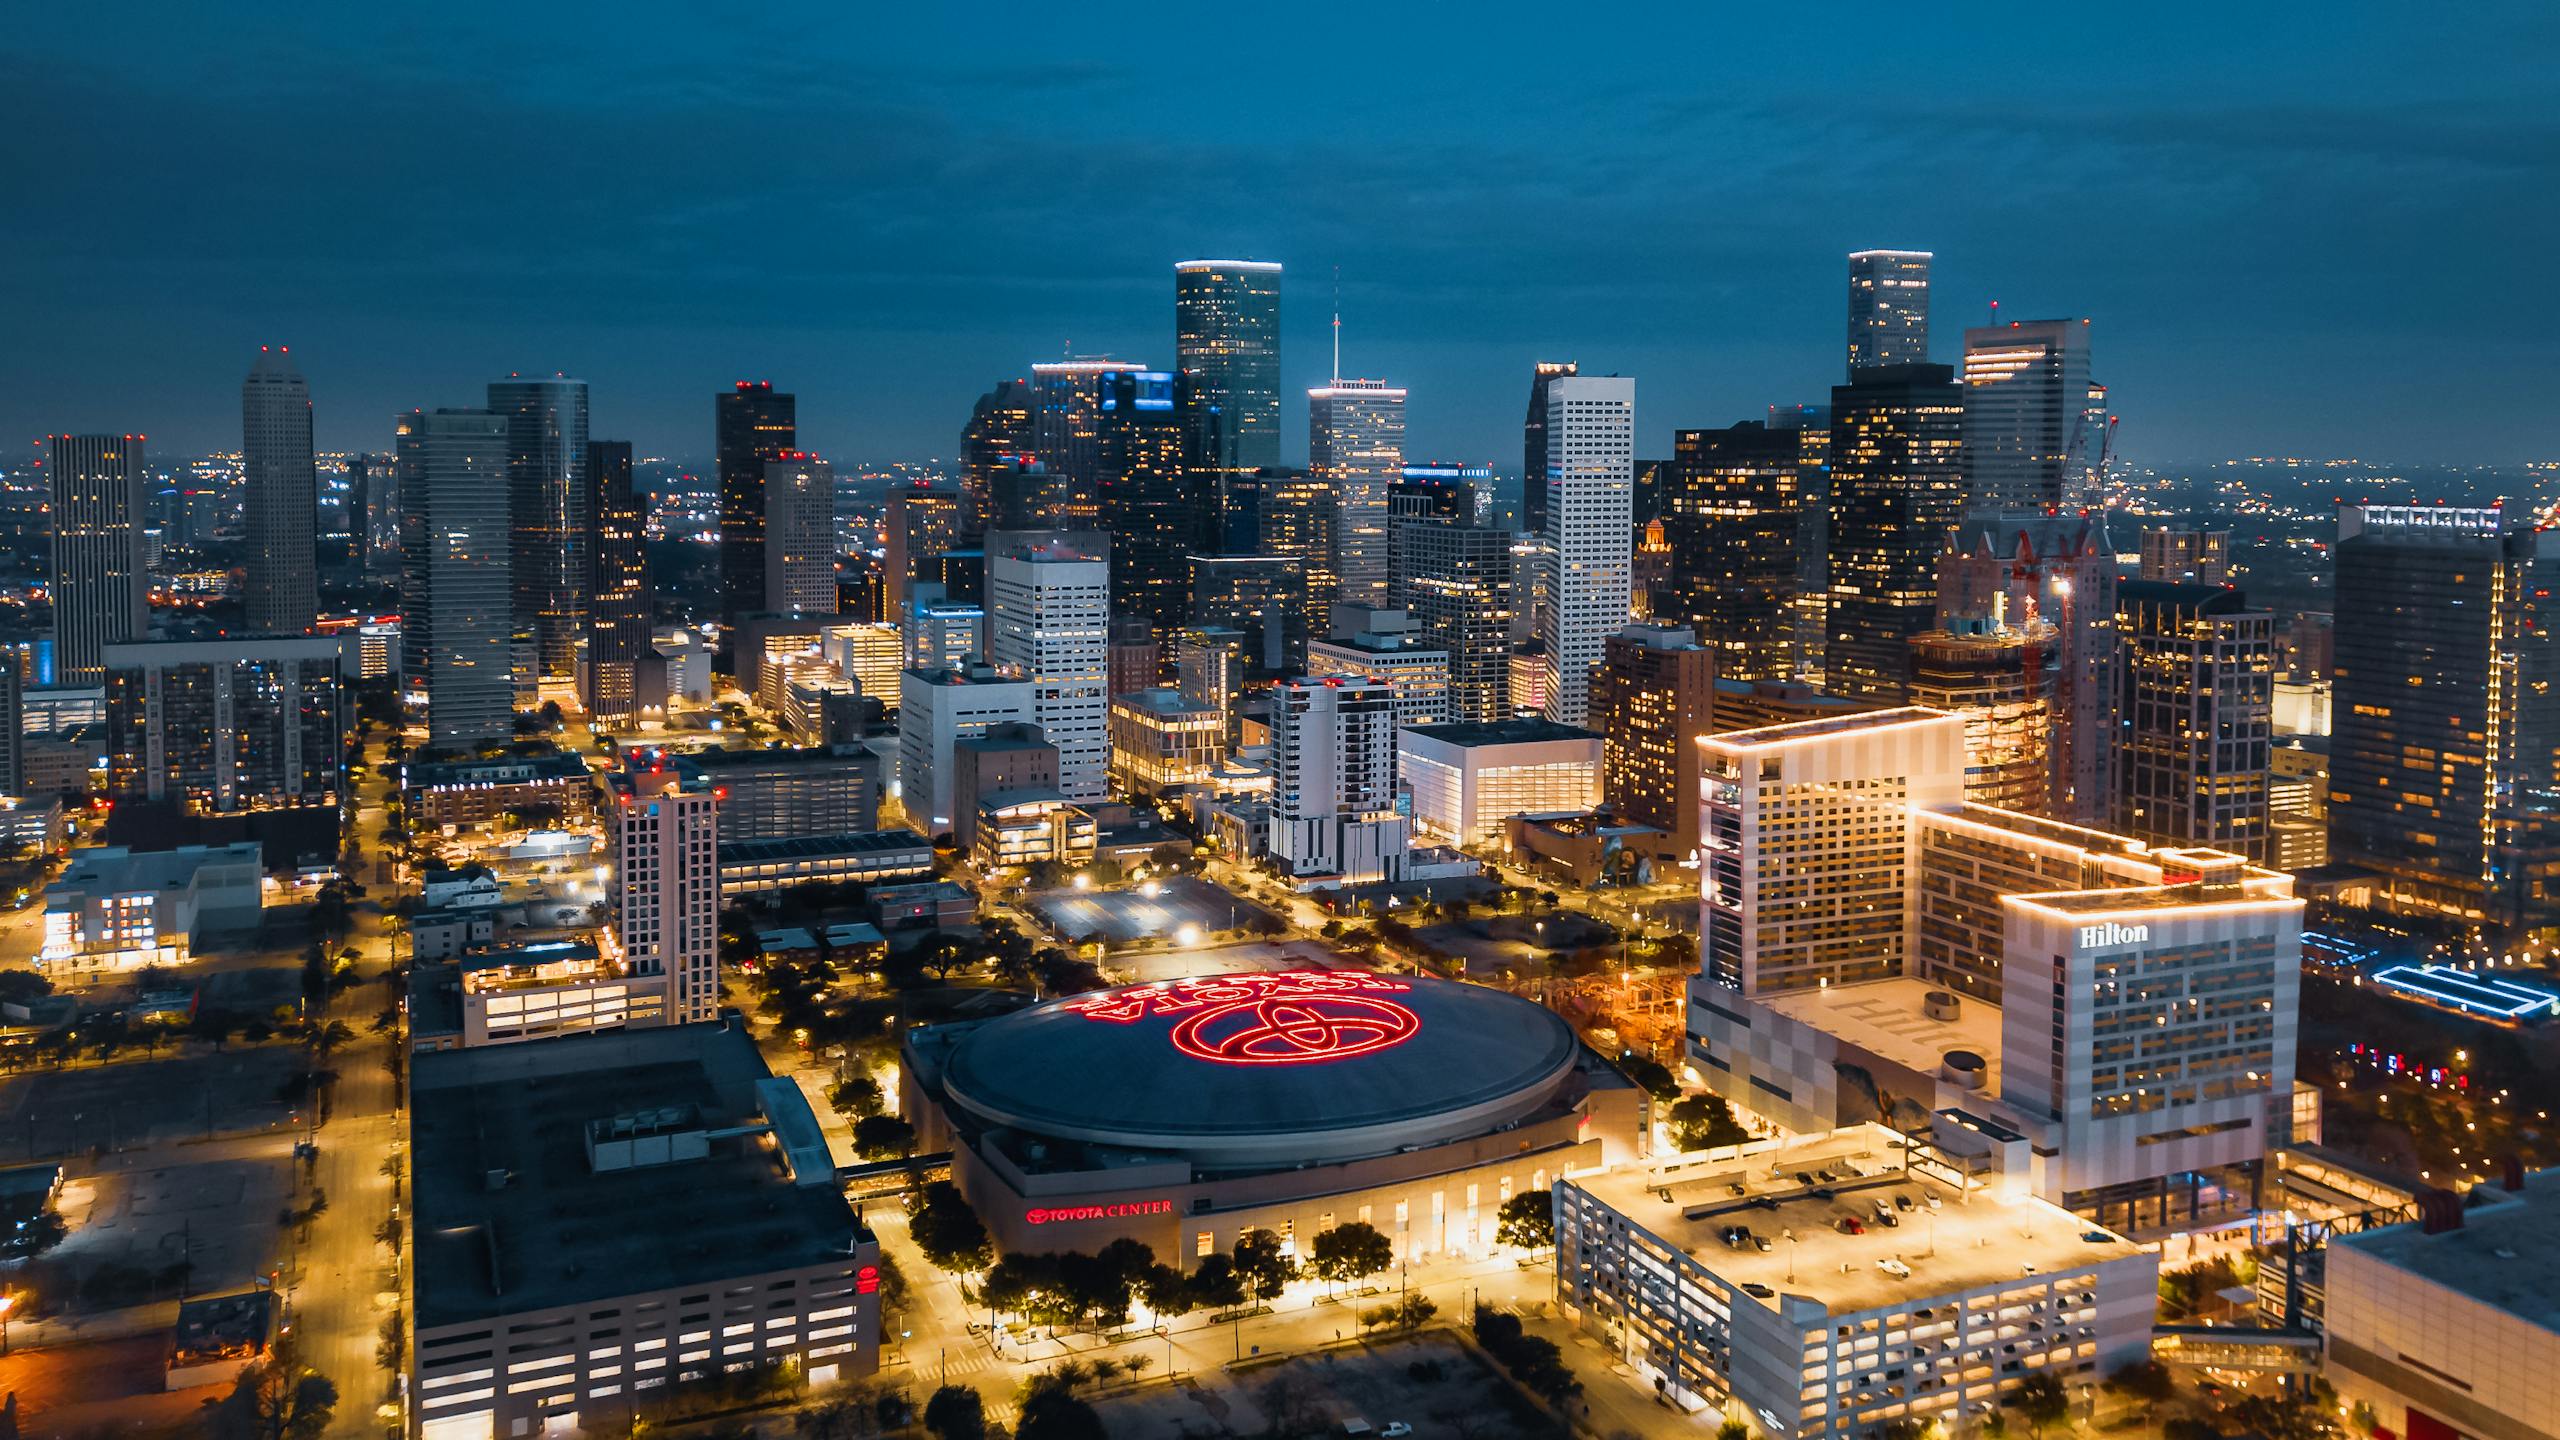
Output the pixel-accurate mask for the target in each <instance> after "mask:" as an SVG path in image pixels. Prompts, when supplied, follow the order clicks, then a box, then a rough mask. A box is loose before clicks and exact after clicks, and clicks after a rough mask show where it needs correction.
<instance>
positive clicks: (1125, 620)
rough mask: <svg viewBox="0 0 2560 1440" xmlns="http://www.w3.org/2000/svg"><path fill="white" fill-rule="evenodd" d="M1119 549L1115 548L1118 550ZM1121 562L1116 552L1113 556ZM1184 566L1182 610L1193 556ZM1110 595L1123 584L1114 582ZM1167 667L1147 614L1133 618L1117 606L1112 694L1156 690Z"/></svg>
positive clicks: (1113, 622) (1187, 605) (1187, 598)
mask: <svg viewBox="0 0 2560 1440" xmlns="http://www.w3.org/2000/svg"><path fill="white" fill-rule="evenodd" d="M1115 549H1116V547H1115ZM1112 558H1113V559H1115V560H1116V559H1118V558H1119V557H1118V555H1117V554H1116V553H1115V554H1114V555H1113V557H1112ZM1183 558H1184V565H1183V595H1182V599H1183V608H1184V609H1185V610H1186V611H1188V610H1189V608H1190V599H1191V596H1190V581H1191V574H1190V564H1189V560H1190V557H1188V556H1185V557H1183ZM1111 593H1112V594H1114V595H1117V594H1119V593H1120V582H1119V581H1118V580H1117V579H1114V580H1113V581H1112V582H1111ZM1163 668H1164V646H1163V645H1162V643H1161V642H1159V641H1158V640H1157V639H1156V627H1155V626H1154V625H1153V624H1152V623H1151V622H1149V621H1148V619H1147V617H1145V616H1144V615H1132V614H1130V613H1129V612H1128V611H1127V610H1126V609H1125V608H1122V607H1118V606H1115V607H1113V610H1112V615H1111V659H1110V681H1111V693H1112V694H1114V695H1126V694H1128V693H1129V692H1130V691H1133V690H1152V689H1154V688H1155V684H1156V676H1157V672H1158V671H1160V670H1161V669H1163Z"/></svg>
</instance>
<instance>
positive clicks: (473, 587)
mask: <svg viewBox="0 0 2560 1440" xmlns="http://www.w3.org/2000/svg"><path fill="white" fill-rule="evenodd" d="M410 423H411V424H412V425H413V426H414V428H415V434H414V435H413V436H407V437H403V439H404V444H405V445H406V446H407V447H408V449H407V452H406V453H408V454H410V455H411V456H412V457H413V458H412V459H411V460H410V461H408V462H407V463H408V465H409V472H408V473H406V474H404V476H403V478H402V481H401V487H400V489H401V495H402V497H403V499H402V504H401V512H400V648H401V656H400V683H401V685H402V687H403V688H404V691H405V693H406V695H407V697H408V699H409V702H410V704H411V705H412V706H413V707H418V706H423V707H424V708H425V710H426V716H427V736H428V740H429V742H430V743H432V744H434V745H436V746H438V747H439V748H450V749H454V750H458V751H462V752H465V753H468V752H470V751H472V750H476V749H478V748H479V746H480V745H481V744H483V743H484V742H487V741H492V740H505V739H507V738H508V737H509V736H510V735H512V734H513V733H514V726H515V713H516V704H515V677H514V673H513V670H512V665H513V657H512V656H511V655H510V653H509V651H508V637H509V636H510V634H511V633H512V631H513V627H512V625H511V623H510V620H509V616H510V615H511V614H512V613H513V609H512V606H513V600H512V588H511V587H512V581H511V578H510V574H511V572H510V570H509V566H510V564H511V563H512V562H511V559H510V557H511V554H512V551H511V549H510V537H509V532H508V524H509V521H508V495H507V421H506V418H505V417H504V416H501V415H497V414H495V413H493V412H490V411H487V410H433V411H428V412H425V413H423V414H419V415H415V416H412V417H411V418H410Z"/></svg>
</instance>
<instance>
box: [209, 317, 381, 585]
mask: <svg viewBox="0 0 2560 1440" xmlns="http://www.w3.org/2000/svg"><path fill="white" fill-rule="evenodd" d="M240 482H241V492H242V495H243V496H244V498H245V500H246V506H245V509H246V512H247V516H248V525H249V565H248V582H249V584H248V592H247V594H246V595H244V596H243V597H242V598H243V600H244V601H245V604H244V606H243V608H244V610H245V611H246V613H247V617H248V623H249V628H250V629H251V630H256V631H264V632H266V633H268V634H276V635H299V634H301V633H302V632H303V631H305V630H308V629H310V628H311V623H312V621H314V620H316V619H318V618H319V615H320V585H319V579H318V575H319V559H318V557H317V556H316V555H315V554H314V553H313V548H312V547H313V544H314V537H313V534H312V531H313V528H314V526H315V525H316V523H317V521H318V518H319V514H320V475H319V471H318V469H317V468H316V467H315V466H314V465H313V463H312V456H311V386H310V385H309V384H308V383H306V382H305V381H304V380H303V378H302V372H301V371H299V370H297V369H295V368H294V365H293V360H292V358H291V353H290V351H289V350H288V349H287V348H286V347H284V346H281V345H274V346H269V345H261V346H259V347H258V358H257V359H256V360H255V361H253V362H251V364H250V366H249V378H248V379H246V380H244V381H242V382H241V384H240ZM356 508H357V511H358V513H356V514H353V515H350V516H349V517H348V527H347V528H348V529H349V530H350V531H352V532H353V533H354V534H355V535H356V537H357V539H356V542H355V543H356V548H357V550H358V551H359V553H361V552H362V551H363V550H364V548H365V539H364V537H365V535H366V533H367V527H366V522H365V517H364V516H363V515H362V513H361V511H362V507H361V506H358V507H356Z"/></svg>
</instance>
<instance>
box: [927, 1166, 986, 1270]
mask: <svg viewBox="0 0 2560 1440" xmlns="http://www.w3.org/2000/svg"><path fill="white" fill-rule="evenodd" d="M907 1234H908V1235H909V1236H910V1237H912V1238H913V1239H914V1240H915V1242H916V1248H917V1249H919V1250H922V1251H923V1252H924V1258H926V1259H927V1260H930V1261H932V1262H933V1263H934V1265H935V1267H936V1268H938V1269H941V1270H944V1271H949V1272H954V1273H957V1272H959V1271H964V1270H984V1269H985V1268H987V1261H988V1260H989V1259H990V1258H991V1257H992V1256H993V1255H994V1253H995V1252H994V1248H993V1246H992V1245H991V1244H990V1243H989V1241H988V1238H987V1227H986V1224H985V1222H983V1221H981V1220H980V1219H979V1218H978V1212H977V1211H976V1210H974V1209H972V1208H970V1205H969V1201H968V1199H967V1198H966V1197H965V1196H963V1195H962V1194H961V1193H960V1187H959V1186H957V1185H954V1184H952V1183H951V1182H950V1181H948V1180H936V1181H934V1182H933V1183H932V1184H930V1185H927V1186H925V1187H924V1203H923V1204H921V1205H919V1206H917V1207H916V1216H915V1219H914V1220H913V1221H911V1222H909V1224H908V1226H907Z"/></svg>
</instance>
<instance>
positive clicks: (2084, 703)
mask: <svg viewBox="0 0 2560 1440" xmlns="http://www.w3.org/2000/svg"><path fill="white" fill-rule="evenodd" d="M2105 541H2106V535H2105V531H2104V528H2103V526H2102V525H2101V524H2100V523H2099V521H2097V520H2096V519H2094V518H2092V517H2090V516H2087V515H2082V514H2065V515H2051V514H2046V513H2044V512H2042V511H2035V512H2026V511H2007V512H1999V511H1977V512H1975V513H1973V514H1969V515H1967V516H1966V517H1965V518H1964V520H1963V522H1962V523H1961V524H1960V525H1958V527H1957V529H1956V532H1955V534H1954V536H1953V537H1952V538H1951V540H1950V541H1949V543H1948V546H1947V549H1946V551H1945V553H1943V554H1941V555H1940V556H1939V557H1938V609H1937V621H1936V626H1935V628H1936V629H1938V630H1941V631H1947V632H1950V633H1954V632H1969V633H1978V634H1985V635H2009V634H2015V635H2019V636H2021V637H2024V636H2026V635H2028V634H2034V635H2037V636H2040V637H2042V639H2041V640H2039V642H2038V643H2039V644H2042V645H2044V646H2047V647H2049V652H2050V653H2049V654H2048V655H2047V656H2046V658H2045V659H2044V661H2043V663H2042V668H2043V669H2044V670H2045V671H2046V672H2047V673H2048V674H2049V676H2050V678H2051V686H2050V688H2051V691H2052V694H2051V696H2050V699H2049V701H2048V704H2049V706H2050V712H2051V720H2052V732H2051V735H2050V738H2049V740H2048V741H2047V744H2046V747H2045V751H2046V768H2045V781H2044V803H2043V805H2042V806H2041V807H2040V813H2042V814H2046V815H2050V816H2052V817H2053V818H2054V819H2057V820H2068V821H2071V822H2073V823H2075V824H2080V825H2104V824H2106V823H2107V822H2108V820H2109V818H2110V816H2111V815H2112V813H2113V810H2114V790H2113V775H2114V765H2113V759H2112V757H2113V755H2114V752H2115V749H2116V738H2117V737H2116V705H2115V693H2116V566H2115V556H2114V555H2113V554H2112V553H2110V552H2109V551H2108V550H2107V548H2106V544H2105ZM1913 698H1914V702H1915V703H1933V702H1921V701H1919V699H1918V696H1917V695H1916V694H1915V695H1914V697H1913Z"/></svg>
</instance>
